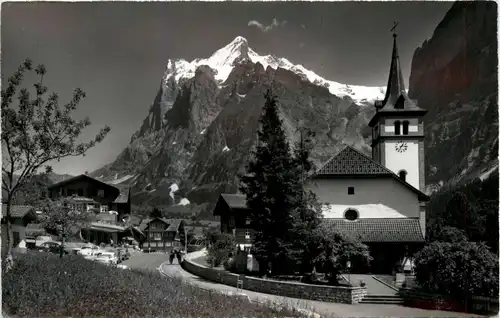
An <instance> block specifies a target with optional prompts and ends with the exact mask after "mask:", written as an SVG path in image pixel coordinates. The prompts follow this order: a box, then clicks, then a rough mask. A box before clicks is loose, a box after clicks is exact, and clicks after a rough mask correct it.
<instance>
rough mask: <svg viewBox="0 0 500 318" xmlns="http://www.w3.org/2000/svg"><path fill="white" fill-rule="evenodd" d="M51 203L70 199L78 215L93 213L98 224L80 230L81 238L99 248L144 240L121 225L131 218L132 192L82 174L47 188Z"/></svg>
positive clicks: (94, 221) (126, 188)
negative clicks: (129, 239) (130, 239)
mask: <svg viewBox="0 0 500 318" xmlns="http://www.w3.org/2000/svg"><path fill="white" fill-rule="evenodd" d="M48 190H49V197H50V198H52V199H57V198H62V197H63V198H67V199H68V201H69V204H70V206H71V208H73V209H74V210H77V211H93V212H95V213H96V215H95V220H93V221H92V222H90V223H89V224H88V225H87V226H86V227H85V228H84V229H82V230H81V233H80V235H81V237H82V238H83V239H85V240H87V241H90V242H93V243H96V244H101V243H105V244H109V243H110V242H111V241H112V242H113V243H115V244H116V243H118V242H119V241H121V239H122V238H123V237H124V236H125V235H132V236H133V237H135V236H139V237H140V236H141V234H140V233H138V232H137V231H134V230H133V228H130V226H129V225H127V224H124V223H123V222H122V220H123V218H124V216H125V215H128V214H130V205H131V203H130V189H129V188H128V187H126V186H114V185H111V184H108V183H105V182H102V181H99V180H97V179H94V178H92V177H89V176H88V175H86V174H82V175H79V176H76V177H73V178H70V179H67V180H64V181H61V182H58V183H56V184H53V185H51V186H50V187H48Z"/></svg>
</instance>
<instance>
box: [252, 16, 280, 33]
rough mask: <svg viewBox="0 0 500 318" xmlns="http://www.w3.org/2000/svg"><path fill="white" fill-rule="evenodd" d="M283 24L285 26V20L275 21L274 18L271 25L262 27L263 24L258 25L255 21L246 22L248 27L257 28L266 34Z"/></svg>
mask: <svg viewBox="0 0 500 318" xmlns="http://www.w3.org/2000/svg"><path fill="white" fill-rule="evenodd" d="M285 24H286V21H285V20H283V21H278V20H276V18H273V22H272V23H271V24H269V25H264V24H262V23H260V22H259V21H257V20H251V21H248V26H254V27H257V28H259V29H260V30H261V31H262V32H264V33H267V32H269V31H271V30H272V29H274V28H276V27H279V26H284V25H285Z"/></svg>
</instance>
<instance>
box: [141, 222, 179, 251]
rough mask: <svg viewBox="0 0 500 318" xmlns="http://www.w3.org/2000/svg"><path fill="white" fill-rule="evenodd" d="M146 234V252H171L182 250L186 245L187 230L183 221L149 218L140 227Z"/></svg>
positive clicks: (143, 244)
mask: <svg viewBox="0 0 500 318" xmlns="http://www.w3.org/2000/svg"><path fill="white" fill-rule="evenodd" d="M138 228H139V230H141V231H142V232H143V233H144V240H143V242H142V249H143V250H144V251H149V252H154V251H165V252H166V251H170V250H172V249H174V248H177V249H182V248H184V245H185V238H186V237H185V236H186V234H185V228H184V221H183V220H182V219H166V218H158V217H157V218H147V219H144V220H143V221H142V222H141V224H140V225H139V227H138Z"/></svg>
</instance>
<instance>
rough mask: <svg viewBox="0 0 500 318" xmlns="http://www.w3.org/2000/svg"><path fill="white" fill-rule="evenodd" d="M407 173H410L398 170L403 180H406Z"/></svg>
mask: <svg viewBox="0 0 500 318" xmlns="http://www.w3.org/2000/svg"><path fill="white" fill-rule="evenodd" d="M407 174H408V173H407V172H406V171H404V170H401V171H399V172H398V175H399V179H401V180H403V181H406V175H407Z"/></svg>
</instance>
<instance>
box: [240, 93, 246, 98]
mask: <svg viewBox="0 0 500 318" xmlns="http://www.w3.org/2000/svg"><path fill="white" fill-rule="evenodd" d="M238 96H239V97H241V98H245V96H247V94H238Z"/></svg>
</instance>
